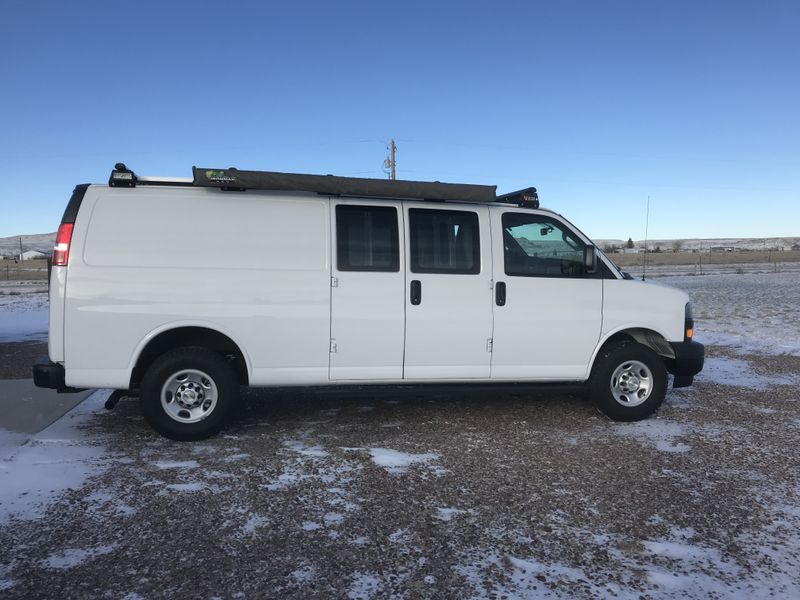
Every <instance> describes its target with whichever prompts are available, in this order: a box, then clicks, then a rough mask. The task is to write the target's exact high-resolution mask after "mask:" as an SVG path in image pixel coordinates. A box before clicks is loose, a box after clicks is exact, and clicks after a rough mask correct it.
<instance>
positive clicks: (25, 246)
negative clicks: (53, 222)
mask: <svg viewBox="0 0 800 600" xmlns="http://www.w3.org/2000/svg"><path fill="white" fill-rule="evenodd" d="M20 238H22V251H23V252H25V251H27V250H38V251H39V252H44V253H45V254H48V255H49V254H50V253H51V252H53V246H54V245H55V243H56V232H55V231H54V232H53V233H36V234H33V235H15V236H12V237H6V238H0V255H2V256H17V255H18V254H19V240H20Z"/></svg>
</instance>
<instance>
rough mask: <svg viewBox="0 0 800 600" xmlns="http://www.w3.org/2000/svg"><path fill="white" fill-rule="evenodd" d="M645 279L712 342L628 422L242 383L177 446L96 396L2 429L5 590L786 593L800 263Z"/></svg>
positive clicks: (549, 407)
mask: <svg viewBox="0 0 800 600" xmlns="http://www.w3.org/2000/svg"><path fill="white" fill-rule="evenodd" d="M654 281H656V282H657V283H659V284H660V285H672V286H675V287H680V288H681V289H685V290H686V291H688V292H689V293H690V295H691V296H692V298H693V301H694V305H695V316H696V319H697V336H698V339H700V340H701V341H704V342H705V343H707V344H710V345H709V347H708V359H707V367H706V369H705V370H704V372H703V373H702V374H701V375H700V376H699V377H698V378H697V380H696V385H695V386H694V387H692V388H687V389H682V390H670V392H669V393H668V399H667V402H666V404H665V406H664V407H663V408H662V410H661V411H660V413H659V415H658V417H657V418H651V419H649V420H647V421H644V422H640V423H634V424H619V423H613V422H610V421H608V420H606V419H605V418H604V417H602V416H601V415H600V414H599V413H597V412H596V411H595V410H594V409H593V408H592V407H591V406H590V405H589V404H587V403H586V402H584V401H583V400H581V399H578V398H574V397H568V396H559V395H553V394H551V395H526V394H507V393H504V394H499V393H493V394H489V393H473V394H463V393H459V394H444V393H438V392H437V393H435V394H432V393H426V392H412V393H408V392H399V391H392V392H381V393H375V392H365V391H361V392H355V393H334V392H312V391H292V392H289V391H281V392H272V393H264V392H260V391H251V392H249V393H248V394H247V395H246V397H245V402H244V405H243V407H242V409H241V411H240V413H239V414H238V416H237V419H236V421H235V422H234V423H233V424H232V425H231V426H230V427H229V428H228V429H227V430H226V431H225V432H224V433H223V434H222V435H220V436H219V437H217V438H215V439H212V440H208V441H206V442H202V443H196V444H179V443H174V442H170V441H168V440H165V439H163V438H160V437H158V436H157V435H156V434H154V433H153V432H152V431H151V430H150V429H149V428H148V427H147V425H146V424H145V423H144V422H143V420H142V417H141V413H140V411H139V408H138V406H137V404H136V403H135V402H133V401H125V400H124V401H123V402H121V403H120V405H119V406H118V407H117V409H116V410H115V411H114V412H107V411H104V410H103V409H102V404H103V401H104V399H105V397H106V396H107V392H102V391H101V392H96V393H95V394H94V395H92V396H91V397H90V398H89V399H88V400H87V401H86V402H84V403H83V404H81V405H80V406H79V407H77V408H76V409H75V410H74V411H73V412H72V413H70V414H69V415H68V416H67V417H66V418H65V419H62V420H61V421H60V422H58V423H56V424H54V425H53V426H51V427H50V428H48V429H47V430H45V431H44V432H42V433H40V434H37V435H36V436H33V437H32V438H24V437H23V436H19V435H17V434H12V433H6V434H4V435H0V440H3V441H2V442H0V595H3V597H8V598H30V597H59V598H93V597H97V598H100V597H114V598H130V599H134V598H150V597H154V596H159V597H163V596H167V597H172V596H182V597H205V598H210V597H215V596H219V597H226V598H227V597H254V598H262V597H267V596H269V597H288V598H330V597H337V598H354V599H355V598H503V597H505V598H510V599H519V598H556V599H559V598H564V599H567V598H610V597H616V598H626V599H627V598H631V599H633V598H636V599H639V598H742V599H744V598H747V599H754V598H797V597H800V500H799V499H798V498H799V496H798V493H799V492H800V457H798V454H797V452H796V448H797V447H798V443H800V396H798V393H797V386H798V384H799V383H800V354H799V353H800V343H798V340H800V296H798V294H800V274H787V273H781V274H749V275H735V274H728V275H710V276H703V277H669V278H662V279H658V280H654Z"/></svg>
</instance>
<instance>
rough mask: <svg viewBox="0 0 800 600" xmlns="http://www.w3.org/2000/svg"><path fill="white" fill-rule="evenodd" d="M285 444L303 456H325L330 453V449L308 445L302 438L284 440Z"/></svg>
mask: <svg viewBox="0 0 800 600" xmlns="http://www.w3.org/2000/svg"><path fill="white" fill-rule="evenodd" d="M283 445H284V446H286V447H287V448H289V449H290V450H294V451H295V452H297V453H298V454H302V455H303V456H310V457H312V458H325V457H326V456H328V455H329V453H328V451H327V450H325V449H323V448H322V446H308V445H307V444H305V442H302V441H300V440H289V441H286V442H283Z"/></svg>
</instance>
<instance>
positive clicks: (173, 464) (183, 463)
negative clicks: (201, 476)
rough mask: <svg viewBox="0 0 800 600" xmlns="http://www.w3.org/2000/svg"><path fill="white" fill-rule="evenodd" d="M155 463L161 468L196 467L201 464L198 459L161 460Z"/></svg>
mask: <svg viewBox="0 0 800 600" xmlns="http://www.w3.org/2000/svg"><path fill="white" fill-rule="evenodd" d="M153 464H154V465H155V466H156V467H158V468H159V469H194V468H195V467H198V466H199V465H198V463H197V461H196V460H159V461H156V462H154V463H153Z"/></svg>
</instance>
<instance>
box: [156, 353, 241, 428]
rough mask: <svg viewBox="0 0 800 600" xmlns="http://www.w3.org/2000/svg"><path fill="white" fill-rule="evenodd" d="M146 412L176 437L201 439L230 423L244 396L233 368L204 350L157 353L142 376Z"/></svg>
mask: <svg viewBox="0 0 800 600" xmlns="http://www.w3.org/2000/svg"><path fill="white" fill-rule="evenodd" d="M141 390H142V393H141V404H142V413H143V414H144V417H145V418H146V419H147V421H148V423H150V425H152V426H153V428H154V429H155V430H156V431H158V432H159V433H160V434H161V435H164V436H166V437H168V438H170V439H173V440H181V441H188V440H202V439H205V438H208V437H210V436H212V435H214V434H216V433H217V432H219V430H220V429H222V427H223V426H224V425H225V423H226V421H227V419H228V417H229V416H230V413H231V410H232V409H233V407H234V406H235V404H236V402H237V400H238V398H239V382H238V380H237V379H236V374H235V373H234V371H233V369H232V368H231V366H230V365H229V364H228V363H227V362H226V361H225V359H223V358H222V357H221V356H220V355H219V354H217V353H216V352H212V351H211V350H207V349H205V348H178V349H177V350H172V351H170V352H167V353H166V354H163V355H161V356H160V357H158V358H157V359H156V360H155V361H154V362H153V364H152V365H150V368H149V369H147V372H146V373H145V375H144V378H143V379H142V387H141Z"/></svg>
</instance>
